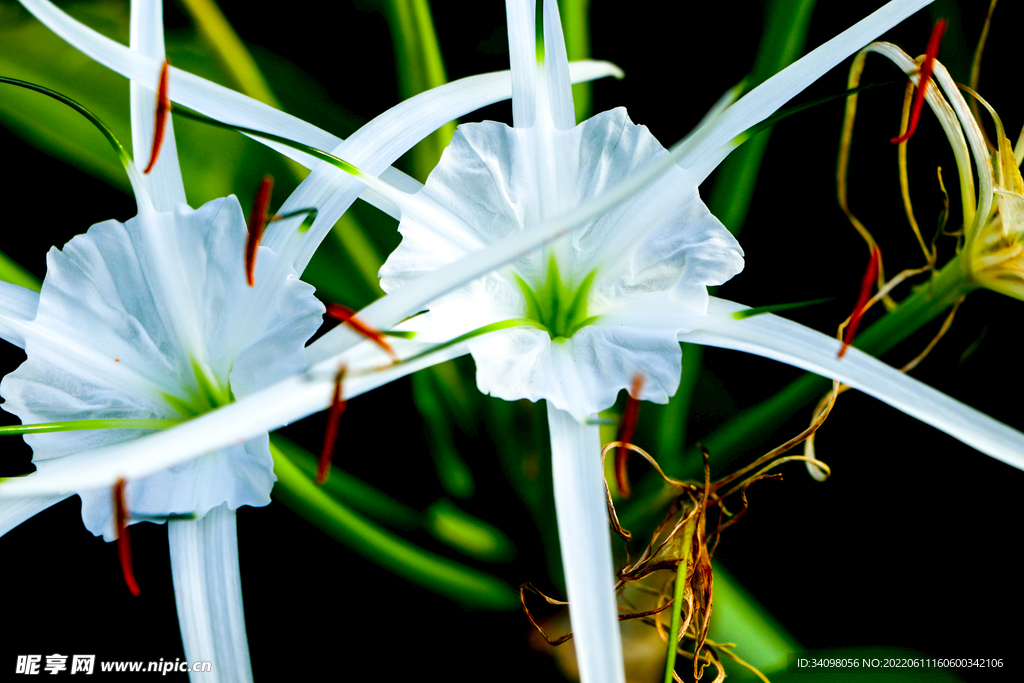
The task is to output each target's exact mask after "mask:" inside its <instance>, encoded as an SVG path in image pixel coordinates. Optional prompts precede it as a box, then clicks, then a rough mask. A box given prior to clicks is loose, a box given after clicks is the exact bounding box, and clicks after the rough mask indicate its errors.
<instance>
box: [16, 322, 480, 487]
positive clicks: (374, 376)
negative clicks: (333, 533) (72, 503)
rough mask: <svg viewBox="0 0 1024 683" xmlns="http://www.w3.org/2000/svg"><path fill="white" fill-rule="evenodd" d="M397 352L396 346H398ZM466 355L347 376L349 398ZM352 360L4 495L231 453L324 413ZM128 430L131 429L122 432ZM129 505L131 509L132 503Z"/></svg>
mask: <svg viewBox="0 0 1024 683" xmlns="http://www.w3.org/2000/svg"><path fill="white" fill-rule="evenodd" d="M370 344H371V342H369V341H364V342H363V345H362V346H358V347H356V348H353V349H352V352H351V356H352V359H353V363H352V364H353V366H354V367H355V368H357V369H359V368H361V367H365V366H364V363H365V362H366V359H368V358H371V357H372V355H371V354H370V350H369V349H368V347H369V345H370ZM397 346H400V345H399V344H396V347H397ZM466 352H467V348H466V346H465V344H464V343H463V344H455V345H452V346H448V347H446V348H444V349H441V350H439V351H437V352H434V353H431V354H428V355H425V356H423V357H420V358H418V359H417V360H415V361H411V362H408V363H402V364H400V365H394V366H386V367H383V368H380V369H379V370H376V371H372V372H363V373H355V372H354V373H353V376H352V377H351V378H349V376H348V374H346V381H345V384H344V390H345V397H346V398H353V397H354V396H358V395H359V394H362V393H365V392H367V391H371V390H372V389H375V388H377V387H379V386H381V385H382V384H386V383H388V382H391V381H394V380H395V379H398V378H399V377H403V376H405V375H407V374H409V373H410V372H416V371H417V370H420V369H422V368H426V367H429V366H431V365H433V364H435V363H440V362H442V361H445V360H449V359H451V358H455V357H457V356H460V355H462V354H465V353H466ZM348 360H349V356H348V355H344V356H341V357H334V358H328V359H327V360H326V361H323V362H321V363H319V364H318V365H317V366H315V367H314V368H312V369H311V370H309V371H307V372H306V373H305V374H303V375H300V376H297V377H290V378H288V379H286V380H283V381H281V382H278V383H277V384H274V385H272V386H270V387H267V388H266V389H262V390H260V391H258V392H256V393H255V394H252V395H250V396H248V397H246V398H243V399H240V400H238V401H235V402H234V403H230V404H228V405H227V406H224V407H222V408H218V409H217V410H214V411H211V412H209V413H206V414H204V415H201V416H199V417H197V418H194V419H192V420H189V421H187V422H184V423H182V424H181V425H178V426H176V427H173V428H170V429H167V430H165V431H162V432H158V433H155V434H149V435H146V436H141V437H139V438H135V439H132V440H131V441H126V442H124V443H117V444H114V445H112V446H109V447H104V448H98V449H96V450H92V451H88V452H81V453H78V454H76V456H75V457H74V458H56V459H52V460H47V461H44V462H42V463H40V469H39V471H37V472H35V473H33V474H31V475H29V476H27V477H17V478H12V479H8V480H7V481H5V482H3V483H2V484H0V497H7V496H18V495H39V494H62V493H78V492H80V491H87V490H89V489H104V490H109V489H110V488H111V487H112V486H113V485H114V483H115V482H116V481H117V480H118V479H122V478H123V479H126V480H128V482H129V486H131V482H133V481H136V480H139V479H142V478H145V477H149V476H152V475H154V474H157V473H159V472H162V471H163V470H166V469H168V468H171V467H174V466H175V465H178V464H180V463H184V462H188V461H189V460H193V459H195V458H198V457H199V456H201V455H203V454H205V453H210V452H213V451H217V450H219V449H225V448H229V447H231V446H233V445H236V444H239V443H241V442H243V441H246V440H247V439H253V438H254V437H255V436H256V435H260V434H261V433H263V432H267V431H272V430H274V429H277V428H279V427H282V426H284V425H286V424H289V423H290V422H293V421H295V420H298V419H300V418H303V417H306V416H307V415H311V414H313V413H315V412H319V411H321V410H324V409H325V408H327V407H328V406H329V405H331V401H332V399H333V394H334V381H335V377H336V376H337V373H338V369H339V367H340V366H341V365H343V364H345V365H347V364H348ZM118 431H127V430H118ZM129 504H131V503H130V502H129Z"/></svg>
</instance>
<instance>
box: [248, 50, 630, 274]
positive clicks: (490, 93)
mask: <svg viewBox="0 0 1024 683" xmlns="http://www.w3.org/2000/svg"><path fill="white" fill-rule="evenodd" d="M621 73H622V72H621V71H620V70H619V69H618V67H616V66H615V65H613V64H609V63H607V62H575V63H573V64H571V65H570V78H571V79H572V81H573V82H574V83H578V82H580V81H583V80H593V79H594V78H601V77H605V76H620V75H621ZM511 92H512V86H511V78H510V75H509V72H507V71H501V72H496V73H491V74H482V75H480V76H471V77H468V78H463V79H460V80H458V81H454V82H452V83H446V84H445V85H442V86H438V87H437V88H433V89H432V90H428V91H426V92H423V93H420V94H419V95H417V96H415V97H412V98H410V99H408V100H406V101H404V102H401V103H399V104H398V105H396V106H394V107H392V108H391V109H389V110H388V111H386V112H384V113H383V114H381V115H380V116H378V117H376V118H375V119H373V120H372V121H371V122H370V123H368V124H366V125H365V126H363V127H362V128H360V129H359V130H358V131H356V132H355V133H353V134H352V136H351V137H349V138H348V139H347V140H345V141H344V142H343V143H341V144H340V145H338V146H336V147H331V148H330V150H331V153H332V154H334V155H335V156H338V157H340V158H342V159H345V160H346V161H349V162H351V163H353V164H355V165H356V166H358V167H359V168H360V169H362V170H363V171H365V172H366V173H369V174H371V175H381V176H382V177H385V178H388V179H389V181H390V180H391V178H389V177H388V176H384V173H385V172H386V173H389V174H395V172H394V171H391V170H387V169H388V166H389V164H392V163H394V161H395V160H396V159H397V158H398V157H400V156H401V155H402V154H404V153H405V152H407V151H408V150H409V149H411V148H412V146H413V145H415V144H416V143H417V142H419V141H420V140H422V139H423V138H424V137H426V136H427V135H429V134H430V133H432V132H433V131H434V130H436V129H437V128H439V127H440V126H442V125H444V124H445V123H447V122H449V121H451V120H453V119H456V118H458V117H460V116H462V115H464V114H466V113H468V112H471V111H474V110H476V109H479V108H480V107H483V106H485V105H488V104H492V103H494V102H498V101H500V100H503V99H508V97H509V96H510V95H511ZM324 149H327V148H324ZM401 182H402V184H404V185H406V187H409V185H410V184H412V183H415V181H412V180H411V179H409V178H403V179H402V180H401ZM392 184H394V182H392ZM363 189H364V185H363V184H362V183H361V182H359V181H358V180H356V179H354V178H353V177H352V176H350V175H348V174H346V173H343V172H341V171H339V170H338V169H336V168H334V167H333V166H331V165H329V164H318V165H317V166H316V167H314V168H313V170H312V172H311V173H310V174H309V176H307V177H306V179H305V180H303V182H302V184H300V185H299V187H298V188H297V189H296V191H295V192H294V193H293V194H292V195H291V196H290V197H289V198H288V199H287V200H286V201H285V203H284V204H283V205H282V207H281V211H282V212H287V211H294V210H297V209H302V208H307V207H310V206H316V207H318V209H319V212H320V213H319V214H318V216H317V220H316V223H314V225H313V227H312V228H310V230H309V231H308V232H307V233H306V234H305V235H304V236H303V237H302V247H301V248H300V250H299V253H298V255H297V256H296V259H295V268H296V270H297V271H299V272H302V270H303V269H304V268H305V266H306V264H307V263H308V262H309V259H310V258H311V257H312V254H313V252H314V251H316V247H317V246H319V244H320V242H321V241H322V240H323V238H324V236H325V235H326V234H327V232H328V231H329V230H330V229H331V227H332V226H333V225H334V223H336V222H337V220H338V218H340V217H341V215H342V214H343V213H344V212H345V211H347V210H348V207H349V206H350V205H351V204H352V202H353V201H355V198H356V197H359V196H362V195H360V193H361V192H363ZM374 196H375V195H373V194H367V195H366V196H364V199H367V200H369V199H372V198H374ZM387 205H388V202H386V201H385V202H384V203H383V205H382V208H383V209H384V210H385V211H387V209H388V208H390V207H389V206H387ZM396 217H397V216H396ZM296 220H299V219H296ZM297 225H298V223H296V222H294V220H293V221H291V222H289V221H279V222H276V223H273V224H271V225H270V226H268V228H267V234H266V236H265V237H264V242H263V243H264V244H266V245H267V246H269V247H271V248H274V249H279V248H281V246H282V245H283V244H284V243H285V242H287V241H288V240H289V239H290V238H291V235H292V233H293V232H294V230H295V228H296V226H297Z"/></svg>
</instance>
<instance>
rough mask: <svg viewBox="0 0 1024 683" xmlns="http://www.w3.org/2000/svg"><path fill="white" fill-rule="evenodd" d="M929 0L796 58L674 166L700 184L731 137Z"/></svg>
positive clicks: (900, 4) (885, 10)
mask: <svg viewBox="0 0 1024 683" xmlns="http://www.w3.org/2000/svg"><path fill="white" fill-rule="evenodd" d="M932 1H933V0H892V2H889V3H887V4H886V5H884V6H883V7H881V8H879V9H878V10H876V11H875V12H873V13H872V14H870V15H868V16H867V17H866V18H864V19H862V20H861V21H859V22H857V23H856V24H854V25H853V26H851V27H850V28H848V29H847V30H845V31H843V32H842V33H840V34H839V35H838V36H836V37H835V38H833V39H831V40H829V41H828V42H826V43H825V44H823V45H821V46H819V47H817V48H816V49H814V50H812V51H811V52H809V53H807V54H806V55H804V56H803V57H802V58H800V59H798V60H797V61H796V62H794V63H793V64H791V65H789V66H788V67H786V68H785V69H783V70H782V71H780V72H779V73H777V74H775V75H774V76H772V77H771V78H769V79H768V80H766V81H765V82H764V83H762V84H761V85H759V86H757V87H756V88H754V89H753V90H751V91H750V92H749V93H748V94H747V95H745V96H744V97H741V98H740V99H739V100H738V101H737V102H736V103H735V104H734V105H732V106H731V107H729V108H728V109H726V110H725V111H724V112H723V113H722V114H721V115H719V116H717V117H715V118H714V119H712V120H710V121H708V123H707V124H705V125H704V126H702V127H701V128H700V129H699V130H697V131H695V133H694V134H693V136H692V137H690V138H688V139H687V140H686V141H685V144H686V150H687V158H686V159H685V160H681V161H680V164H681V165H682V166H683V167H685V168H688V169H692V170H693V171H694V174H695V176H694V182H695V183H700V182H701V181H702V180H703V179H704V178H705V177H707V174H708V173H710V172H711V171H712V170H714V168H715V167H716V166H717V165H718V164H719V163H721V159H722V158H724V157H722V156H721V155H720V152H721V151H722V150H728V149H729V148H730V144H731V142H732V140H733V138H735V137H736V136H737V135H739V134H740V133H742V132H743V131H745V130H746V129H748V128H750V127H751V126H753V125H755V124H757V123H760V122H761V121H763V120H764V119H766V118H768V117H769V116H771V115H772V114H773V113H774V112H775V111H776V110H777V109H778V108H779V107H781V106H782V105H784V104H785V103H786V102H788V101H789V100H790V99H792V98H793V96H795V95H797V94H798V93H799V92H800V91H802V90H803V89H804V88H806V87H807V86H808V85H810V84H811V83H813V82H814V81H816V80H818V79H819V78H820V77H821V76H823V75H824V74H825V73H826V72H827V71H829V70H830V69H832V68H833V67H835V66H836V65H837V64H839V62H841V61H842V60H844V59H846V57H848V56H849V55H851V54H853V53H854V52H856V51H857V50H859V49H860V48H862V47H864V46H865V45H867V44H868V43H870V42H871V41H872V40H874V39H875V38H877V37H878V36H879V35H881V34H882V33H884V32H885V31H887V30H889V29H890V28H892V27H893V26H895V25H896V24H898V23H900V22H901V21H903V20H904V19H906V18H907V17H909V16H910V15H911V14H913V13H915V12H917V11H918V10H919V9H921V8H922V7H925V6H927V5H929V4H931V3H932Z"/></svg>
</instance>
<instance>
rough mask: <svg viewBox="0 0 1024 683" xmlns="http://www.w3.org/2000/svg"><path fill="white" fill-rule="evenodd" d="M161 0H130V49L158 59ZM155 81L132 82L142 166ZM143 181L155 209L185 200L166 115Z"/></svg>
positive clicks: (136, 151)
mask: <svg viewBox="0 0 1024 683" xmlns="http://www.w3.org/2000/svg"><path fill="white" fill-rule="evenodd" d="M163 13H164V11H163V0H132V9H131V38H130V43H131V49H132V50H134V51H136V52H138V53H139V54H141V55H145V56H146V57H149V58H151V59H154V60H156V61H158V62H163V61H164V59H165V58H166V55H165V54H164V17H163ZM156 85H157V84H156V82H154V81H139V80H137V79H132V82H131V86H130V88H131V110H132V114H131V119H132V156H133V157H134V159H135V164H136V165H137V166H138V167H139V168H140V169H143V168H145V167H146V166H147V165H148V164H149V157H150V150H151V148H152V146H153V134H154V125H155V123H156V92H155V91H154V89H155V88H156ZM143 185H144V187H145V188H146V192H147V193H148V195H149V198H150V200H151V201H152V202H153V206H155V207H156V209H157V210H158V211H170V210H172V209H173V208H174V207H175V205H177V204H184V203H185V187H184V185H183V184H182V181H181V167H180V166H179V165H178V149H177V145H176V144H175V141H174V125H173V123H172V121H171V117H170V116H168V117H167V120H166V124H165V126H164V139H163V144H162V145H161V149H160V156H159V157H158V162H157V164H156V166H154V167H153V169H152V170H151V171H150V172H149V174H148V175H146V176H143Z"/></svg>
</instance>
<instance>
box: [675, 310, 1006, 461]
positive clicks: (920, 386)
mask: <svg viewBox="0 0 1024 683" xmlns="http://www.w3.org/2000/svg"><path fill="white" fill-rule="evenodd" d="M743 308H745V307H744V306H741V305H739V304H734V303H732V302H729V301H723V300H720V299H715V300H712V306H710V307H709V311H711V312H714V313H728V312H731V311H734V310H740V309H743ZM718 320H720V321H721V320H728V322H726V323H725V324H719V325H716V326H712V327H708V328H706V329H701V330H696V331H694V332H690V333H686V334H681V335H680V336H679V339H680V340H681V341H686V342H690V343H694V344H704V345H705V346H719V347H722V348H728V349H736V350H739V351H745V352H747V353H753V354H756V355H759V356H765V357H767V358H772V359H774V360H778V361H782V362H783V363H788V364H789V365H793V366H796V367H798V368H803V369H804V370H809V371H810V372H814V373H816V374H819V375H822V376H823V377H828V378H831V379H837V380H839V381H841V382H843V383H844V384H849V385H850V386H852V387H854V388H856V389H860V390H861V391H863V392H864V393H866V394H870V395H871V396H874V397H875V398H877V399H879V400H880V401H884V402H885V403H888V404H889V405H891V406H893V407H894V408H898V409H899V410H901V411H903V412H904V413H906V414H907V415H912V416H913V417H916V418H917V419H919V420H921V421H922V422H926V423H928V424H930V425H932V426H933V427H935V428H937V429H940V430H942V431H944V432H946V433H947V434H949V435H951V436H954V437H956V438H957V439H959V440H960V441H963V442H964V443H966V444H968V445H970V446H973V447H974V448H977V449H978V450H979V451H981V452H982V453H987V454H988V455H991V456H992V457H994V458H998V459H999V460H1002V461H1003V462H1005V463H1007V464H1009V465H1013V466H1014V467H1017V468H1019V469H1024V434H1021V433H1020V432H1019V431H1017V430H1015V429H1012V428H1011V427H1008V426H1006V425H1005V424H1003V423H1001V422H998V421H997V420H993V419H992V418H990V417H989V416H988V415H985V414H984V413H981V412H979V411H977V410H975V409H974V408H971V407H969V406H966V405H964V404H963V403H960V402H959V401H957V400H955V399H952V398H950V397H949V396H946V395H945V394H943V393H941V392H939V391H936V390H935V389H932V388H931V387H929V386H928V385H926V384H924V383H922V382H919V381H918V380H916V379H914V378H913V377H909V376H908V375H905V374H904V373H902V372H899V371H898V370H896V369H894V368H892V367H889V366H888V365H886V364H885V363H882V362H881V361H879V360H877V359H875V358H873V357H871V356H869V355H867V354H865V353H862V352H860V351H858V350H857V349H855V348H850V349H848V350H847V352H846V355H845V356H843V358H837V354H838V352H839V349H840V348H841V346H842V345H841V343H840V342H839V341H838V340H836V339H833V338H832V337H829V336H827V335H824V334H821V333H820V332H817V331H815V330H812V329H810V328H808V327H804V326H803V325H800V324H798V323H795V322H792V321H790V320H786V319H785V318H780V317H778V316H775V315H771V314H768V313H766V314H763V315H756V316H752V317H750V318H744V319H742V320H735V319H731V320H729V319H727V318H718Z"/></svg>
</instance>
